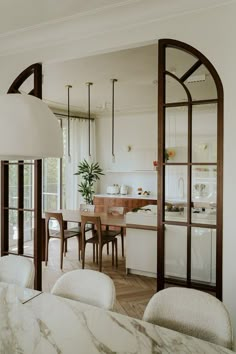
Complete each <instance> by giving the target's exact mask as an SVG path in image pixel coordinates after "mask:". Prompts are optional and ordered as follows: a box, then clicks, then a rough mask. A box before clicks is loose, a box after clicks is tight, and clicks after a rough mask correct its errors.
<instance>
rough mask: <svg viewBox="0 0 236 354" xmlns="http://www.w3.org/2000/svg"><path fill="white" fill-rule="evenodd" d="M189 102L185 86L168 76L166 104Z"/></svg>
mask: <svg viewBox="0 0 236 354" xmlns="http://www.w3.org/2000/svg"><path fill="white" fill-rule="evenodd" d="M174 102H188V98H187V94H186V92H185V89H184V88H183V86H182V85H181V84H180V83H179V82H178V81H177V80H176V79H174V78H173V77H171V76H169V75H166V103H174Z"/></svg>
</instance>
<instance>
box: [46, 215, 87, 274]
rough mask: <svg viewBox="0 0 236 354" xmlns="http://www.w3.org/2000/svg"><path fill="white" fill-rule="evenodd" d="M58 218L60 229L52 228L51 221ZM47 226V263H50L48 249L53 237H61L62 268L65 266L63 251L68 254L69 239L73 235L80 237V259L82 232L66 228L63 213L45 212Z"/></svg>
mask: <svg viewBox="0 0 236 354" xmlns="http://www.w3.org/2000/svg"><path fill="white" fill-rule="evenodd" d="M51 220H56V221H57V225H58V226H59V230H52V229H50V221H51ZM45 228H46V252H45V253H46V254H45V265H46V266H47V263H48V249H49V240H50V239H51V238H56V239H60V243H61V246H60V268H61V269H62V268H63V253H64V255H65V254H66V250H67V244H66V242H67V240H68V238H71V237H77V239H78V258H79V259H80V238H81V233H80V232H77V231H73V230H65V229H64V221H63V216H62V213H52V212H45Z"/></svg>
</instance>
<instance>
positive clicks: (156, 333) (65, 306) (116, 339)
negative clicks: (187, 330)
mask: <svg viewBox="0 0 236 354" xmlns="http://www.w3.org/2000/svg"><path fill="white" fill-rule="evenodd" d="M24 307H25V308H27V310H30V312H31V314H32V315H33V316H34V318H35V319H36V320H37V323H38V326H39V327H38V328H39V332H40V334H39V333H37V336H40V341H39V342H37V345H36V347H35V348H34V352H33V353H66V354H67V353H68V354H70V353H75V352H76V353H83V354H93V353H107V354H108V353H109V354H110V353H141V354H148V353H183V354H184V353H194V354H195V353H196V354H197V353H199V354H200V353H207V354H211V353H230V351H229V350H227V349H224V348H222V347H219V346H217V345H214V344H211V343H209V342H205V341H201V340H199V339H196V338H193V337H189V336H186V335H183V334H180V333H178V332H175V331H171V330H168V329H165V328H162V327H159V326H155V325H152V324H149V323H147V322H144V321H141V320H136V319H134V318H130V317H127V316H123V315H121V314H117V313H114V312H109V311H104V310H102V309H99V308H96V307H93V306H90V305H86V304H82V303H79V302H76V301H71V300H67V299H63V298H60V297H56V296H53V295H50V294H46V293H44V294H42V295H40V296H38V297H36V298H34V299H32V300H31V301H29V302H27V303H26V304H25V305H24ZM46 348H47V349H46Z"/></svg>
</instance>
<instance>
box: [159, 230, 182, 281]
mask: <svg viewBox="0 0 236 354" xmlns="http://www.w3.org/2000/svg"><path fill="white" fill-rule="evenodd" d="M164 235H165V277H175V278H180V279H186V276H187V227H185V226H177V225H165V234H164Z"/></svg>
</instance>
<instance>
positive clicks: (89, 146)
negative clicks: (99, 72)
mask: <svg viewBox="0 0 236 354" xmlns="http://www.w3.org/2000/svg"><path fill="white" fill-rule="evenodd" d="M86 85H87V86H88V154H89V157H91V143H90V135H91V133H90V131H91V118H90V86H92V85H93V83H92V82H86Z"/></svg>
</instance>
